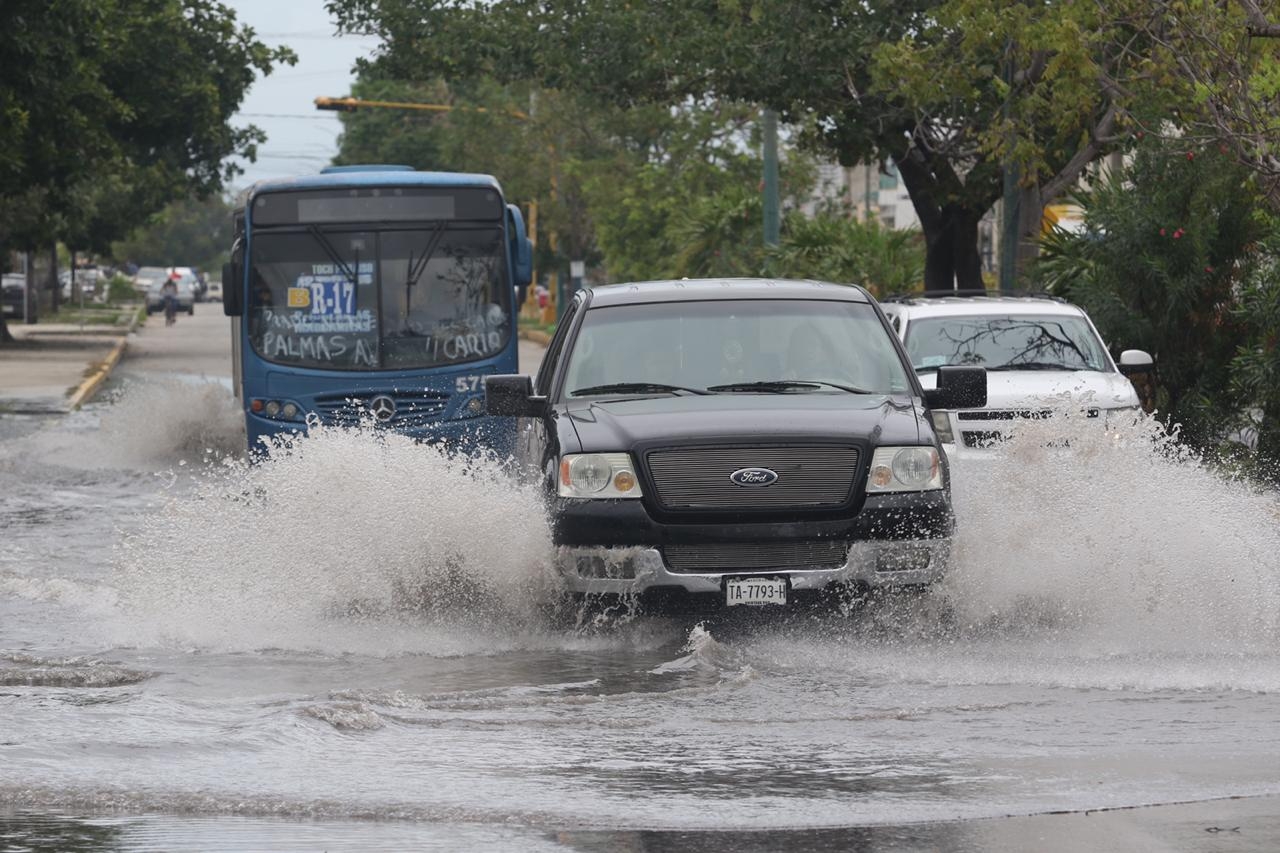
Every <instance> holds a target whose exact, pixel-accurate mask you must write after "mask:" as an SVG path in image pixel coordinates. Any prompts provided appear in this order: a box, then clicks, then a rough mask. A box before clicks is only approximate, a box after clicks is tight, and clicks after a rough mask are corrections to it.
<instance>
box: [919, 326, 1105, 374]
mask: <svg viewBox="0 0 1280 853" xmlns="http://www.w3.org/2000/svg"><path fill="white" fill-rule="evenodd" d="M905 343H906V346H907V354H908V355H909V356H910V357H911V366H912V367H914V368H915V369H916V371H918V372H919V371H928V370H937V369H938V368H939V367H942V366H944V365H948V364H972V365H980V366H982V367H986V368H987V369H988V370H1107V369H1108V368H1107V359H1106V353H1105V350H1104V349H1103V346H1102V341H1100V340H1098V336H1097V335H1096V334H1094V331H1093V328H1092V327H1091V326H1090V325H1089V324H1088V322H1087V321H1086V320H1085V319H1084V318H1083V317H1079V316H1071V315H1062V314H1057V315H1036V314H1012V315H1000V316H989V315H988V316H973V317H918V318H913V319H912V320H911V322H910V324H909V325H908V326H907V338H906V342H905Z"/></svg>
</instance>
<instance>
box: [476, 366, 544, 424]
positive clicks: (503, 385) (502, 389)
mask: <svg viewBox="0 0 1280 853" xmlns="http://www.w3.org/2000/svg"><path fill="white" fill-rule="evenodd" d="M484 406H485V412H486V413H488V414H490V415H497V416H499V417H512V418H536V417H541V416H542V415H544V414H546V412H547V398H546V397H535V396H533V380H532V379H530V378H529V377H528V376H486V377H485V378H484Z"/></svg>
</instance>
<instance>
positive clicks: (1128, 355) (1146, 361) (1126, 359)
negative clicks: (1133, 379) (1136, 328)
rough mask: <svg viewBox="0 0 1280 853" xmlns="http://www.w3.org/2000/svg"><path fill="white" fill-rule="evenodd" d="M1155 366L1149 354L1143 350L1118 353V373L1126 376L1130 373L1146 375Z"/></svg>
mask: <svg viewBox="0 0 1280 853" xmlns="http://www.w3.org/2000/svg"><path fill="white" fill-rule="evenodd" d="M1154 366H1155V362H1154V361H1153V360H1152V359H1151V354H1150V353H1148V352H1146V351H1145V350H1140V349H1127V350H1125V351H1124V352H1122V353H1120V364H1119V367H1120V372H1121V373H1123V374H1124V375H1126V376H1128V375H1130V374H1132V373H1147V372H1149V371H1150V370H1151V369H1152V368H1153V367H1154Z"/></svg>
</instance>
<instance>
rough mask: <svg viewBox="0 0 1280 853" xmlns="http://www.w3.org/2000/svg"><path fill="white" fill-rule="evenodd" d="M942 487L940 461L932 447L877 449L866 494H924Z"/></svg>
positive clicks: (872, 461)
mask: <svg viewBox="0 0 1280 853" xmlns="http://www.w3.org/2000/svg"><path fill="white" fill-rule="evenodd" d="M941 488H942V462H941V460H940V459H939V458H938V451H937V449H936V448H933V447H877V448H876V452H875V453H874V454H873V455H872V457H871V473H870V474H869V475H868V476H867V491H868V492H869V493H875V492H926V491H929V490H931V489H941Z"/></svg>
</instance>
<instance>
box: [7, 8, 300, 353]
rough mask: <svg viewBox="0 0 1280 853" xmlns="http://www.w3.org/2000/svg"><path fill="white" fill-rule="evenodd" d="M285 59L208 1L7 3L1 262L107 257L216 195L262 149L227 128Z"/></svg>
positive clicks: (254, 133) (256, 134)
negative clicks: (161, 214)
mask: <svg viewBox="0 0 1280 853" xmlns="http://www.w3.org/2000/svg"><path fill="white" fill-rule="evenodd" d="M292 59H293V57H292V54H291V53H290V52H289V51H288V50H287V49H283V48H275V49H273V48H269V47H267V46H266V45H264V44H262V43H261V42H260V41H258V39H257V37H256V35H255V34H254V32H253V30H252V29H249V28H247V27H242V26H240V25H239V24H238V23H237V22H236V19H235V15H234V13H233V12H232V11H231V10H230V9H229V8H228V7H226V6H224V5H223V4H221V3H219V2H216V1H215V0H6V2H5V3H4V4H2V5H0V252H4V251H7V250H9V249H33V248H36V247H39V246H49V245H52V244H53V242H54V241H55V240H57V239H60V238H66V239H67V240H68V241H69V242H70V243H71V244H73V248H90V247H105V246H106V245H108V244H109V243H110V241H111V240H112V239H115V238H118V237H120V236H123V235H124V234H125V233H127V231H128V230H129V229H131V228H132V227H133V226H134V225H135V224H137V223H138V222H141V221H143V220H145V218H146V217H147V216H149V215H151V214H152V213H153V212H154V211H156V210H158V209H159V208H161V207H163V206H164V205H165V204H166V203H168V202H169V201H171V200H172V199H174V198H183V197H186V196H187V195H189V194H192V193H194V194H197V195H207V194H209V193H212V192H215V191H217V190H218V189H219V188H220V187H221V186H222V184H223V182H224V181H225V180H226V178H227V177H229V176H230V175H231V174H232V173H233V171H234V169H233V167H232V166H231V165H230V164H229V162H228V161H229V158H231V157H233V156H244V157H249V158H252V157H253V155H254V152H255V147H256V144H257V143H258V142H260V141H261V139H262V133H261V132H260V131H259V130H258V129H257V128H254V127H252V126H249V127H245V128H235V127H232V126H231V123H230V119H231V117H232V115H233V114H234V113H235V112H236V110H237V109H238V108H239V106H240V103H241V101H242V100H243V98H244V95H245V93H246V91H247V90H248V87H249V86H250V84H251V83H252V82H253V80H254V78H255V76H256V75H257V74H259V73H261V74H266V73H269V72H270V70H271V69H272V67H274V66H275V65H276V64H278V63H280V62H291V61H292ZM75 244H80V245H75ZM7 337H8V330H7V329H5V328H4V327H3V325H2V321H0V339H3V338H7Z"/></svg>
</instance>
